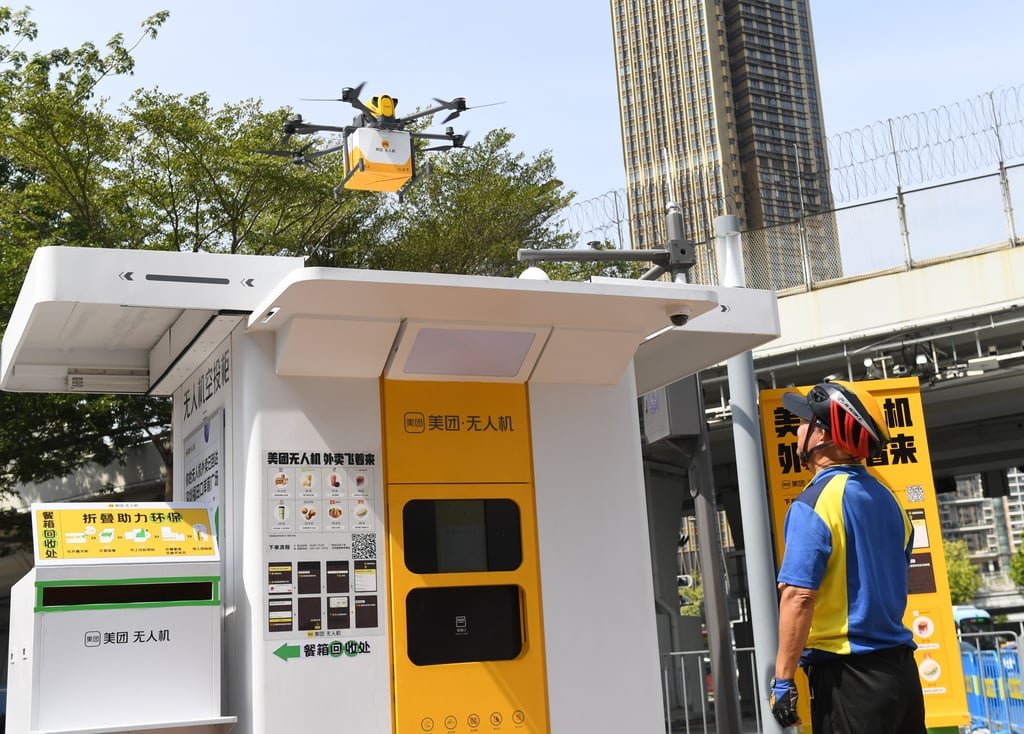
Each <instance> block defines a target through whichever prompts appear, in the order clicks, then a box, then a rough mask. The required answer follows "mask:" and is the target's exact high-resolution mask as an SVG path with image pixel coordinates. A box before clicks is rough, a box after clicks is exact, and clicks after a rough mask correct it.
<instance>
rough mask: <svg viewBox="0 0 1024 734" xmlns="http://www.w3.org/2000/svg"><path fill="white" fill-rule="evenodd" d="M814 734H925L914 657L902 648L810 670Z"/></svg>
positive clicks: (848, 657)
mask: <svg viewBox="0 0 1024 734" xmlns="http://www.w3.org/2000/svg"><path fill="white" fill-rule="evenodd" d="M807 678H808V680H809V681H810V686H811V729H812V731H813V732H814V734H833V733H834V734H925V724H924V695H923V694H922V693H921V679H920V677H919V676H918V673H917V663H915V662H914V653H913V651H912V650H911V649H910V648H909V647H905V646H902V645H901V646H900V647H893V648H890V649H887V650H878V651H876V652H870V653H865V654H863V655H843V656H840V657H837V658H835V659H834V660H828V661H826V662H821V663H814V664H812V665H808V666H807Z"/></svg>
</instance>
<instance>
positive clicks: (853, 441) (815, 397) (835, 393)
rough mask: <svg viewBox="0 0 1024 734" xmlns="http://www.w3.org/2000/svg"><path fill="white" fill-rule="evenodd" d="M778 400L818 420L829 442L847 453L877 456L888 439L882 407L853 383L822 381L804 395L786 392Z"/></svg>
mask: <svg viewBox="0 0 1024 734" xmlns="http://www.w3.org/2000/svg"><path fill="white" fill-rule="evenodd" d="M782 404H783V405H784V406H785V408H786V410H788V411H789V412H791V413H793V414H794V415H797V416H799V417H800V418H803V419H804V420H807V421H812V422H814V421H817V422H818V423H820V424H822V425H823V426H824V428H825V429H826V430H827V431H828V432H829V433H830V434H831V435H832V443H834V444H835V445H836V446H838V447H839V448H840V449H842V450H843V451H845V452H846V453H848V454H850V455H851V456H856V457H858V458H861V459H866V458H869V457H873V456H877V455H878V454H880V453H881V451H882V449H883V448H885V445H886V444H887V443H889V429H888V428H887V427H886V425H885V418H884V417H883V416H882V409H881V408H879V407H878V403H877V402H876V401H875V399H874V398H873V397H872V396H871V394H870V393H868V391H867V390H865V389H864V388H862V387H858V386H857V385H855V384H853V383H850V382H822V383H819V384H817V385H815V386H814V387H812V388H811V389H810V392H808V393H807V395H801V394H800V393H795V392H788V393H785V394H784V395H783V396H782Z"/></svg>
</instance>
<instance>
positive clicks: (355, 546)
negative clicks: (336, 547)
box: [352, 533, 377, 561]
mask: <svg viewBox="0 0 1024 734" xmlns="http://www.w3.org/2000/svg"><path fill="white" fill-rule="evenodd" d="M376 557H377V536H376V535H375V534H374V533H352V560H353V561H368V560H370V559H373V558H376Z"/></svg>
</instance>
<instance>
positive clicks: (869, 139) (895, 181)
mask: <svg viewBox="0 0 1024 734" xmlns="http://www.w3.org/2000/svg"><path fill="white" fill-rule="evenodd" d="M826 144H827V151H828V161H829V169H828V171H820V172H813V171H812V172H805V175H810V176H827V177H828V179H829V182H830V185H831V190H832V196H833V206H834V209H833V210H832V211H831V212H817V213H811V212H809V213H808V215H809V217H813V216H819V217H820V215H822V214H829V215H831V216H832V218H833V219H835V220H840V221H841V220H844V219H849V217H848V216H846V215H845V213H844V212H846V211H849V210H852V209H854V208H857V207H864V206H866V205H871V204H877V205H883V204H884V203H886V202H894V204H895V206H896V207H897V208H898V209H899V210H900V213H899V215H900V227H901V229H902V230H903V232H902V235H903V249H904V263H903V264H905V265H907V266H908V267H909V266H910V265H911V264H912V262H911V261H912V257H911V254H910V251H909V242H908V236H907V232H906V221H905V212H904V206H905V199H904V195H905V194H912V193H915V192H914V191H913V190H912V189H914V188H915V187H917V189H918V191H920V190H924V189H925V188H928V187H932V186H941V185H944V184H949V185H952V184H958V183H959V184H965V185H966V183H967V182H970V181H974V180H977V179H986V178H989V177H991V178H993V179H995V178H996V177H998V180H999V183H1000V187H1001V196H1002V207H1003V210H1004V213H1005V215H1006V219H1007V220H1008V229H1009V237H1008V239H1009V241H1010V243H1011V244H1015V243H1016V233H1015V227H1014V223H1013V216H1012V208H1013V207H1012V200H1011V199H1012V198H1011V194H1010V188H1009V178H1010V176H1009V171H1010V169H1019V168H1020V166H1019V165H1017V166H1011V165H1008V164H1011V163H1013V162H1017V161H1021V160H1024V84H1021V85H1018V86H1015V87H1008V88H1000V89H995V90H992V91H989V92H985V93H982V94H979V95H976V96H974V97H971V98H969V99H966V100H963V101H959V102H953V103H950V104H946V105H942V106H940V107H936V108H933V109H930V110H926V111H923V112H915V113H911V114H906V115H901V116H899V117H894V118H889V119H886V120H880V121H877V122H874V123H872V124H870V125H867V126H864V127H862V128H857V129H854V130H848V131H845V132H840V133H836V134H834V135H831V136H829V137H828V138H827V139H826ZM965 179H966V181H965ZM771 193H772V192H764V191H762V192H761V194H762V196H763V197H764V198H770V197H771ZM920 198H921V197H920V196H919V197H918V199H920ZM683 203H684V205H687V206H689V207H704V206H705V205H706V204H707V202H702V201H692V200H691V201H686V202H683ZM721 203H722V202H720V201H715V202H713V204H714V205H715V206H714V207H713V208H717V207H718V205H719V204H721ZM986 214H988V213H986ZM629 220H630V217H629V208H628V200H627V197H626V191H625V189H624V188H619V189H613V190H610V191H607V192H605V193H604V194H601V195H599V196H596V197H593V198H590V199H586V200H584V201H579V202H574V203H573V204H571V205H570V206H569V207H567V208H566V209H565V210H564V211H563V212H562V213H561V214H560V215H559V216H557V217H556V218H555V219H554V220H552V226H553V227H555V228H556V229H557V230H558V231H559V232H562V233H565V232H571V233H575V234H576V236H577V239H578V242H579V243H580V244H584V243H587V242H591V241H594V240H597V241H601V242H608V243H612V244H614V245H615V246H617V247H629V246H630V245H629ZM800 224H802V225H803V226H804V228H806V225H807V223H806V222H802V223H793V224H790V225H783V226H782V227H774V228H765V229H764V230H759V231H758V232H757V233H751V234H752V236H754V237H755V238H761V239H764V240H766V241H767V240H780V239H783V240H788V239H792V238H791V237H789V236H788V235H787V234H786V233H785V232H782V231H781V230H782V229H785V228H787V227H794V226H798V225H800ZM768 230H774V231H768ZM835 236H836V237H837V236H838V235H837V234H836V235H835ZM898 264H899V263H893V265H898ZM765 269H766V270H773V268H772V267H770V266H766V267H765ZM799 270H800V268H796V269H795V270H794V271H793V272H796V271H799ZM809 270H810V269H808V271H809ZM826 270H827V271H828V272H829V273H831V274H832V275H834V273H835V268H834V267H829V268H827V269H826ZM808 271H805V272H808ZM793 277H796V276H794V275H793V274H792V273H791V274H790V275H789V276H787V278H785V279H784V281H785V282H777V280H778V279H777V277H775V278H774V279H773V280H772V281H771V282H767V283H761V284H759V286H758V287H774V288H780V287H789V286H792V285H799V284H800V283H799V280H798V281H797V282H790V281H792V280H793ZM807 285H808V286H809V284H807Z"/></svg>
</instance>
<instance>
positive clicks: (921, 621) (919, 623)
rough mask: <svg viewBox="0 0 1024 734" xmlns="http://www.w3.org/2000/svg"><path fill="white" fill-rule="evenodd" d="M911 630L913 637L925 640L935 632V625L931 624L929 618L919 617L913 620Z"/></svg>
mask: <svg viewBox="0 0 1024 734" xmlns="http://www.w3.org/2000/svg"><path fill="white" fill-rule="evenodd" d="M913 628H914V634H915V635H917V636H918V637H921V638H923V639H927V638H929V637H931V636H932V633H933V632H935V623H934V622H932V620H931V617H925V616H920V617H918V618H917V619H915V620H914V625H913Z"/></svg>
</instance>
